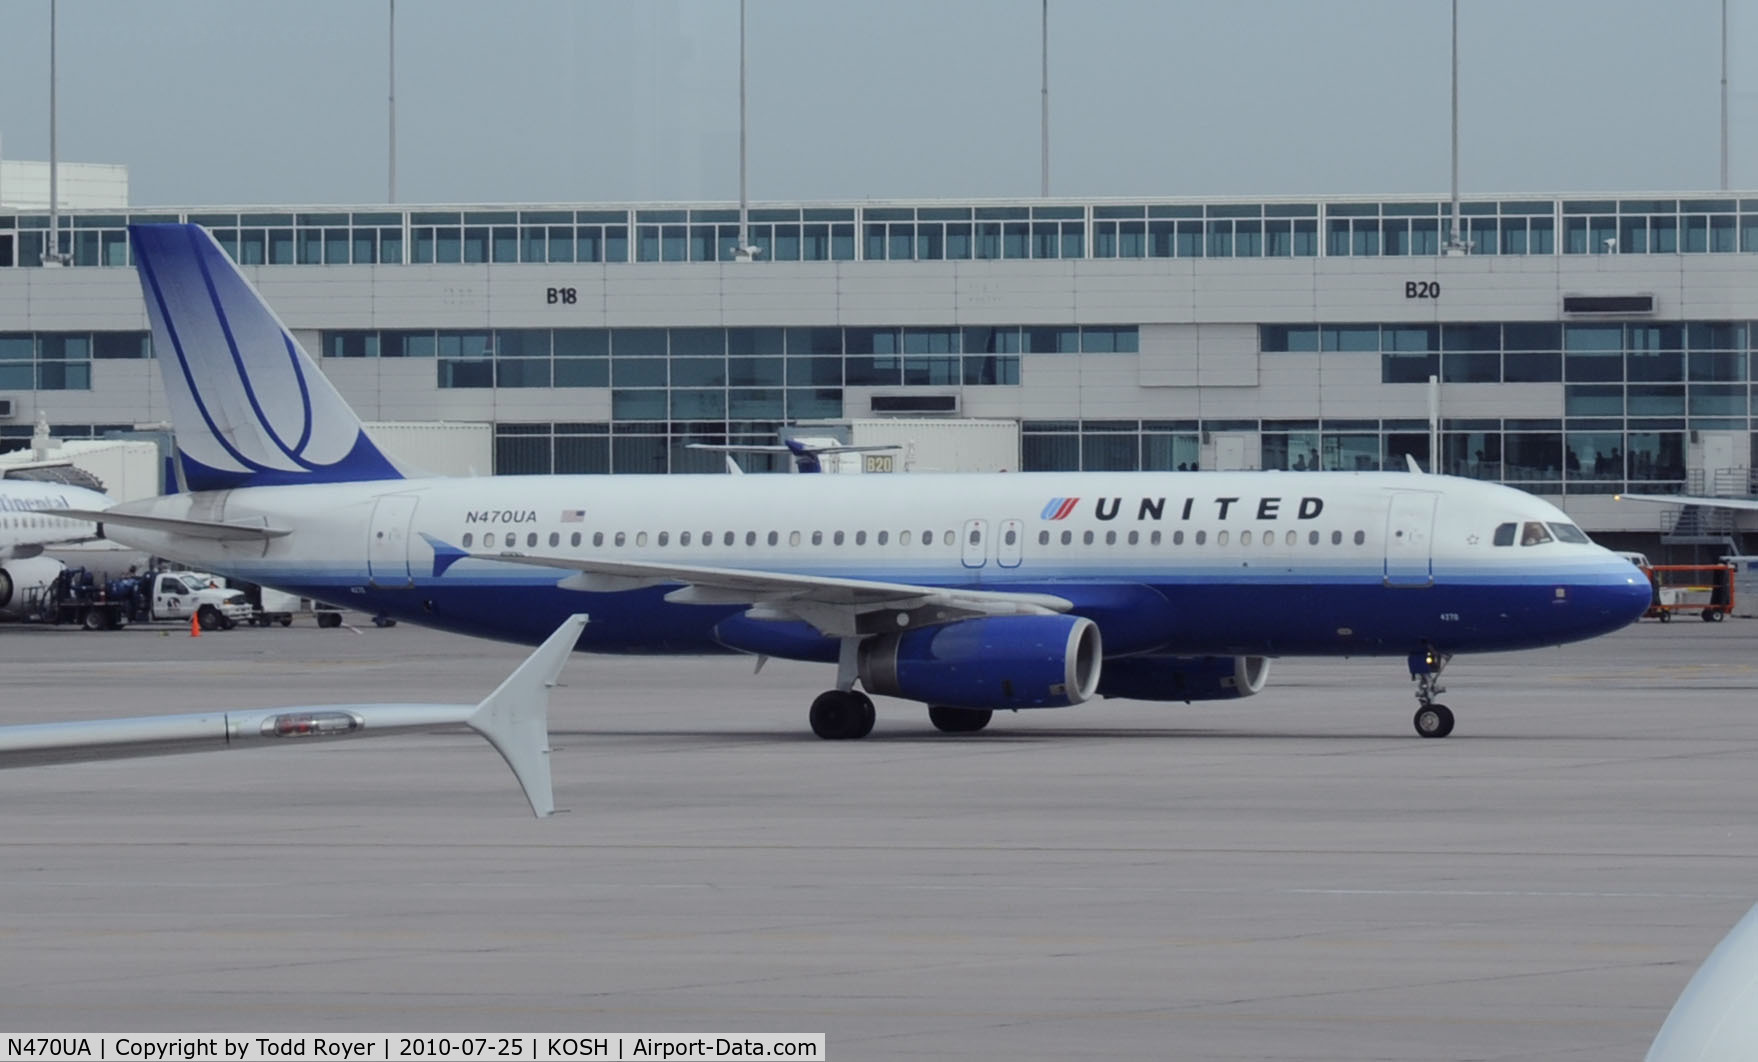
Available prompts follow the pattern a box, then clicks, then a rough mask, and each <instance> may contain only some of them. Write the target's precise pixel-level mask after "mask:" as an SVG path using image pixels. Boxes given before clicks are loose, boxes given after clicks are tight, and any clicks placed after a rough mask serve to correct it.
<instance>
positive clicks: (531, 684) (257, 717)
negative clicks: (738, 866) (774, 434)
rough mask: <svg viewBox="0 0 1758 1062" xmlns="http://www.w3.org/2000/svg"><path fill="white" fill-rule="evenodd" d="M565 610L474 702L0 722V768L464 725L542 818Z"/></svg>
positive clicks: (548, 807) (569, 635)
mask: <svg viewBox="0 0 1758 1062" xmlns="http://www.w3.org/2000/svg"><path fill="white" fill-rule="evenodd" d="M585 625H586V617H585V616H583V615H575V616H570V617H569V618H568V619H567V621H566V622H564V623H563V624H562V625H561V627H559V628H558V629H557V630H556V632H555V633H554V634H552V635H550V637H549V639H548V640H547V641H545V642H544V643H543V645H542V646H540V647H539V648H538V649H537V651H536V652H534V653H532V654H531V655H530V656H529V657H527V658H526V659H525V662H524V663H523V664H521V665H520V666H519V668H518V669H517V670H516V671H514V672H513V673H512V675H510V676H508V678H507V679H506V681H504V682H502V683H501V684H500V686H499V688H497V689H496V690H495V691H494V692H493V693H491V694H489V695H488V697H487V698H486V699H485V700H483V701H482V702H480V703H478V704H323V705H300V706H295V707H287V708H245V709H240V710H237V711H215V712H195V713H191V714H187V715H149V716H134V717H131V718H126V719H91V720H83V721H80V722H73V723H36V724H27V725H23V726H5V727H0V768H6V767H33V766H39V765H44V764H58V763H81V762H89V761H93V760H115V759H128V758H132V757H139V756H167V755H172V754H175V753H181V752H207V751H216V750H219V749H230V748H238V747H249V746H273V745H277V744H293V745H308V744H312V743H314V741H315V742H316V743H320V744H322V743H327V742H326V740H325V739H327V740H336V739H340V738H351V737H380V736H384V735H387V734H402V733H409V732H411V731H426V730H432V729H434V728H436V727H445V726H456V725H458V724H460V723H462V724H464V725H466V726H468V727H469V728H470V729H472V730H474V731H476V732H477V733H478V734H481V735H482V736H483V737H485V738H487V739H488V741H489V743H490V744H491V745H493V746H494V747H495V750H496V751H498V752H499V753H500V754H501V758H502V759H504V760H506V762H507V765H508V766H509V767H511V768H512V769H513V775H514V777H516V778H518V780H519V785H520V787H521V788H522V789H524V791H525V799H526V800H527V801H528V802H529V803H530V805H531V810H532V812H534V813H535V814H536V815H537V816H538V817H539V818H542V817H545V816H547V815H549V814H551V813H552V812H554V810H555V798H554V796H553V795H552V794H551V790H550V776H549V758H548V753H549V748H548V745H549V691H550V688H551V687H552V686H554V685H555V683H556V677H557V675H559V674H560V672H561V669H562V666H563V664H565V663H566V662H567V657H568V653H569V652H570V651H572V650H573V648H574V643H575V642H577V641H579V638H580V631H581V629H582V628H583V627H584V626H585Z"/></svg>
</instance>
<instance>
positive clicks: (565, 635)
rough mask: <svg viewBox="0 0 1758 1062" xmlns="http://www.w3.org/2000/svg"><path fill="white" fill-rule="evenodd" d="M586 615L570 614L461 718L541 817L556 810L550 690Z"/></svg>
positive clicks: (572, 646)
mask: <svg viewBox="0 0 1758 1062" xmlns="http://www.w3.org/2000/svg"><path fill="white" fill-rule="evenodd" d="M586 619H587V617H586V616H585V614H583V613H575V614H574V615H572V616H569V617H568V618H567V620H566V621H564V622H563V623H562V625H561V626H560V627H558V628H556V632H555V633H554V634H552V635H550V636H549V638H548V640H546V641H545V642H544V643H543V644H542V645H541V646H539V647H538V649H537V651H536V652H534V653H532V654H531V655H530V656H529V657H526V658H525V662H524V663H523V664H520V665H519V668H518V670H517V671H514V672H513V673H512V674H511V675H508V676H507V678H506V681H504V682H502V683H501V684H500V686H499V687H498V688H496V689H495V691H494V692H493V693H491V694H489V695H488V696H487V697H486V698H485V699H484V700H483V702H482V703H481V704H479V705H477V706H476V711H474V712H472V713H471V714H470V718H469V719H467V720H465V722H466V723H468V724H469V725H470V729H472V730H474V731H476V732H477V733H478V734H481V735H482V736H483V737H485V738H487V739H488V743H489V744H491V745H493V746H494V749H495V751H496V752H498V753H500V754H501V759H503V760H506V761H507V766H508V767H511V768H512V769H513V775H514V777H516V778H518V779H519V785H520V786H521V787H522V788H523V789H524V790H525V799H526V800H529V801H530V802H531V810H532V812H533V813H535V814H536V815H537V817H538V818H540V819H541V818H546V817H548V816H549V815H552V814H554V813H555V796H554V794H553V792H552V791H551V789H550V783H549V690H550V687H552V686H554V685H555V684H556V677H557V676H558V675H560V674H561V671H562V665H564V664H566V663H567V662H568V654H569V653H571V652H573V651H574V643H575V642H578V641H579V640H580V632H581V631H582V630H583V629H585V626H586Z"/></svg>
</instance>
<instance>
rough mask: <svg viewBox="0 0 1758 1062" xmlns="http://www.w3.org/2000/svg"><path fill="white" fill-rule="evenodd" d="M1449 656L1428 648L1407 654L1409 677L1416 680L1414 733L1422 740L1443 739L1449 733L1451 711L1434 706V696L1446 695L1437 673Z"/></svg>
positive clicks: (1444, 706)
mask: <svg viewBox="0 0 1758 1062" xmlns="http://www.w3.org/2000/svg"><path fill="white" fill-rule="evenodd" d="M1451 659H1453V656H1452V654H1451V653H1443V652H1440V651H1438V650H1436V649H1434V648H1432V647H1431V648H1429V649H1427V650H1425V651H1423V652H1420V653H1411V654H1410V677H1411V678H1413V679H1415V680H1416V700H1417V703H1418V704H1419V705H1420V707H1418V708H1417V709H1416V718H1415V719H1414V720H1413V722H1414V723H1415V724H1416V732H1417V733H1418V734H1419V735H1421V736H1422V737H1425V738H1444V737H1446V736H1447V735H1448V734H1451V733H1452V732H1453V712H1452V709H1450V708H1448V707H1447V706H1446V705H1444V704H1436V703H1435V695H1436V694H1439V693H1445V692H1447V689H1446V687H1445V686H1442V685H1441V672H1442V671H1443V670H1445V669H1446V666H1447V661H1449V660H1451Z"/></svg>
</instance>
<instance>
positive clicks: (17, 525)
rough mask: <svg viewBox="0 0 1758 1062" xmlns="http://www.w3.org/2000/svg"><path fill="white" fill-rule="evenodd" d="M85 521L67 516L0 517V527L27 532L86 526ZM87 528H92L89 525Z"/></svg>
mask: <svg viewBox="0 0 1758 1062" xmlns="http://www.w3.org/2000/svg"><path fill="white" fill-rule="evenodd" d="M85 523H86V521H84V520H73V519H70V518H68V517H65V516H7V517H0V527H4V528H6V529H7V530H8V531H17V530H26V529H31V528H50V527H74V526H76V525H79V524H85ZM87 526H90V525H89V524H88V525H87Z"/></svg>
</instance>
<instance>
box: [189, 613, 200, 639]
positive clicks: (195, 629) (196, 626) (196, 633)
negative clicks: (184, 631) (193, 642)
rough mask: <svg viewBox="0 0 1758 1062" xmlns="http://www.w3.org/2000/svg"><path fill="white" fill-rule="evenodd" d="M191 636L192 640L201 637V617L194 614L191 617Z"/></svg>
mask: <svg viewBox="0 0 1758 1062" xmlns="http://www.w3.org/2000/svg"><path fill="white" fill-rule="evenodd" d="M189 636H190V637H191V638H200V637H201V617H200V616H198V615H195V614H193V613H192V614H191V615H190V617H189Z"/></svg>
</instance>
